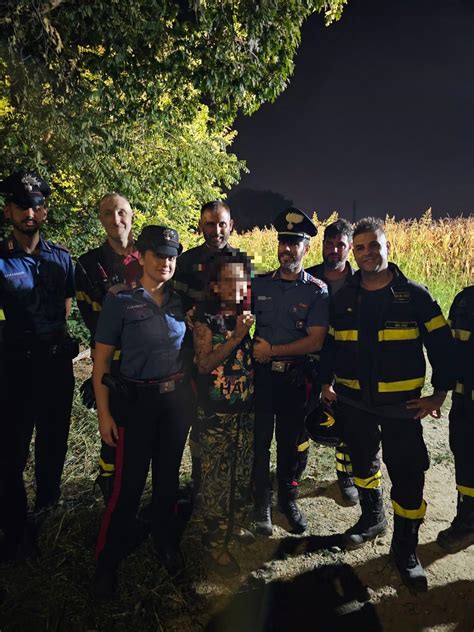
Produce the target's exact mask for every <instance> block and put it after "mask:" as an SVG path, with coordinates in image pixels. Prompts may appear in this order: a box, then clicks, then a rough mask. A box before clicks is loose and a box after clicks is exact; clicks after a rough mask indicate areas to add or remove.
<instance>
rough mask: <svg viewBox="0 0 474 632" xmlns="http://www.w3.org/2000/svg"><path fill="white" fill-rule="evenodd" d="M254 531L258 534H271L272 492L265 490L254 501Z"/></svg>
mask: <svg viewBox="0 0 474 632" xmlns="http://www.w3.org/2000/svg"><path fill="white" fill-rule="evenodd" d="M255 531H256V532H257V533H259V534H260V535H266V536H269V535H272V533H273V525H272V493H271V492H270V491H267V492H265V494H263V495H262V496H257V498H256V501H255Z"/></svg>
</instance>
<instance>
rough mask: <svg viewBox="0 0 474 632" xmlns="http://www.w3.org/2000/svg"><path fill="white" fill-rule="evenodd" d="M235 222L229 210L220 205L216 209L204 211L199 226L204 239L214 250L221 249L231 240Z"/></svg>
mask: <svg viewBox="0 0 474 632" xmlns="http://www.w3.org/2000/svg"><path fill="white" fill-rule="evenodd" d="M233 227H234V222H233V221H232V220H231V218H230V213H229V211H228V210H226V209H225V208H222V207H218V208H217V210H216V211H204V213H203V214H202V215H201V219H200V220H199V228H200V230H201V232H202V234H203V237H204V241H205V242H206V244H207V245H208V246H209V248H212V249H213V250H219V249H220V248H224V246H225V245H226V244H227V242H228V241H229V237H230V233H231V232H232V228H233Z"/></svg>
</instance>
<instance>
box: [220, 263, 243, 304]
mask: <svg viewBox="0 0 474 632" xmlns="http://www.w3.org/2000/svg"><path fill="white" fill-rule="evenodd" d="M248 286H249V283H248V278H247V275H246V273H245V269H244V266H243V264H242V263H229V264H226V265H225V266H223V267H222V268H221V271H220V275H219V281H218V282H217V283H214V284H213V288H212V289H213V290H214V292H215V294H217V296H218V297H219V298H220V299H221V300H222V301H223V302H224V303H228V304H237V303H242V302H243V301H244V300H245V298H246V297H247V294H248Z"/></svg>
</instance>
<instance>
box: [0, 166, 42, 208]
mask: <svg viewBox="0 0 474 632" xmlns="http://www.w3.org/2000/svg"><path fill="white" fill-rule="evenodd" d="M0 194H2V195H4V196H5V198H6V201H7V202H13V203H14V204H17V205H18V206H21V207H22V208H36V207H37V206H42V205H43V204H44V202H45V199H46V198H47V197H48V196H49V195H51V189H50V187H49V184H48V183H47V182H46V180H43V178H40V177H39V176H37V175H36V174H35V173H33V172H32V171H26V170H25V169H21V170H20V171H16V172H15V173H12V174H11V175H9V176H8V178H5V179H4V180H1V181H0Z"/></svg>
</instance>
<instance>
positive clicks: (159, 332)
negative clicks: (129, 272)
mask: <svg viewBox="0 0 474 632" xmlns="http://www.w3.org/2000/svg"><path fill="white" fill-rule="evenodd" d="M124 288H125V286H124ZM184 317H185V313H184V308H183V304H182V301H181V299H180V297H179V296H178V295H177V294H176V293H175V292H172V291H170V290H167V291H166V296H165V299H164V301H163V303H162V304H161V305H158V304H157V303H156V302H155V301H154V300H153V298H152V297H151V296H150V294H149V293H148V292H147V291H146V290H145V288H143V287H138V288H135V289H133V290H132V289H124V290H123V291H122V290H118V289H114V288H112V289H111V291H109V293H108V294H107V296H106V298H105V301H104V303H103V305H102V311H101V313H100V317H99V322H98V323H97V330H96V334H95V341H96V342H101V343H103V344H106V345H112V346H114V347H117V348H119V349H121V350H122V351H121V356H120V357H121V364H120V372H121V373H122V375H124V376H125V377H129V378H132V379H135V380H149V379H160V378H164V377H167V376H168V375H172V374H173V373H179V372H180V371H182V370H183V362H182V357H181V347H182V343H183V338H184V334H185V331H186V324H185V320H184Z"/></svg>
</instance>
